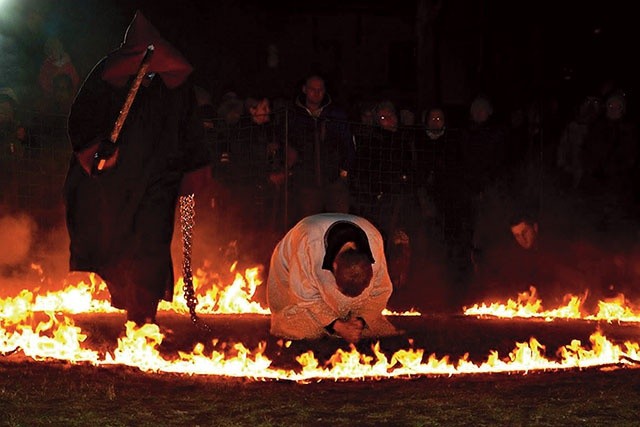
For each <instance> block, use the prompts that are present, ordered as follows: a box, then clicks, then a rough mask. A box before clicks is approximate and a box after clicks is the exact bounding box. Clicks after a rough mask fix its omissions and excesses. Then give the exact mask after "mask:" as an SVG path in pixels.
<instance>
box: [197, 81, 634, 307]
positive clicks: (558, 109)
mask: <svg viewBox="0 0 640 427" xmlns="http://www.w3.org/2000/svg"><path fill="white" fill-rule="evenodd" d="M552 95H553V94H552ZM202 98H203V99H205V101H204V102H202V103H201V113H202V117H203V120H204V122H205V126H206V127H207V129H208V131H209V136H210V138H211V142H212V149H213V151H214V162H213V165H212V170H213V174H214V177H215V182H216V185H217V186H218V187H220V188H218V189H216V190H214V191H213V193H215V194H214V197H213V198H214V199H215V203H217V204H218V206H221V207H224V209H220V210H218V213H219V215H217V216H216V218H217V220H218V221H220V222H221V223H222V224H224V232H228V233H230V234H231V235H232V239H231V240H233V236H237V237H238V238H239V239H240V241H242V239H243V238H244V242H245V243H244V248H245V249H244V250H241V252H243V251H246V252H251V251H252V250H255V251H256V252H257V253H258V258H259V257H260V255H259V254H260V250H261V244H264V245H265V246H266V247H265V248H264V250H263V252H262V254H263V256H265V254H268V253H269V250H270V249H271V247H272V245H273V243H274V241H273V240H270V239H269V237H268V236H269V235H268V233H267V237H266V238H265V232H272V233H273V234H272V236H273V238H274V239H277V238H278V237H279V236H281V235H282V232H283V231H284V230H286V229H287V228H288V227H289V226H291V225H292V224H294V223H295V222H296V221H297V220H299V219H301V218H302V217H304V216H306V215H309V214H313V213H317V212H323V211H336V212H350V213H354V214H358V215H361V216H364V217H366V218H368V219H369V220H371V221H372V222H373V223H374V224H375V225H376V226H377V227H378V228H380V230H381V231H382V233H383V235H384V237H385V240H386V249H387V257H388V263H389V270H390V274H391V276H392V279H393V282H394V285H395V287H396V288H395V289H396V290H395V293H394V297H393V298H392V302H394V303H397V304H398V305H399V306H403V305H405V306H406V305H416V304H418V305H419V304H423V305H430V304H431V305H442V304H453V305H457V304H460V303H462V302H465V301H469V300H471V299H473V298H482V297H485V296H487V295H488V294H489V293H492V292H493V293H494V294H495V295H496V296H497V295H500V296H514V295H516V294H517V292H520V291H521V290H523V289H525V290H526V289H528V286H529V285H535V284H537V286H538V290H539V292H542V293H543V296H544V294H545V290H546V293H547V296H551V295H555V293H554V292H552V291H553V290H564V291H566V292H571V291H573V292H582V291H584V289H585V288H589V287H590V284H589V283H587V282H588V281H589V280H591V281H597V282H598V283H593V285H592V286H593V288H596V289H598V291H597V292H595V291H593V290H592V292H594V293H598V294H600V295H605V294H606V295H609V294H612V293H613V292H614V291H618V290H620V288H624V287H626V288H629V287H630V286H631V285H630V283H631V281H632V278H634V277H635V271H634V269H635V266H634V265H633V262H634V260H633V256H634V254H633V249H635V247H634V246H633V244H634V239H635V237H637V232H636V221H635V219H636V217H637V206H638V199H637V187H636V182H638V180H637V178H638V172H639V169H638V161H637V159H638V141H637V127H636V122H635V120H633V118H632V116H631V115H630V114H629V112H628V111H627V103H628V99H627V95H626V94H625V93H624V92H623V91H621V90H619V89H618V88H607V89H603V91H602V92H600V93H585V94H584V97H583V98H582V99H579V98H576V99H574V100H573V101H574V102H575V105H574V104H571V105H559V104H558V102H556V101H557V99H554V98H553V96H551V97H550V98H549V99H539V100H534V101H532V102H530V103H528V104H523V105H520V106H517V107H516V108H513V109H511V110H510V111H494V105H493V103H492V100H491V98H490V97H488V96H486V95H483V94H480V95H478V96H477V97H475V98H474V99H473V100H472V102H470V104H469V105H468V106H467V107H466V108H463V110H464V112H463V114H462V115H460V114H459V109H458V110H455V111H454V109H453V108H448V107H447V106H434V107H433V108H430V109H428V110H426V111H424V112H421V113H414V112H412V111H410V110H408V109H405V110H400V111H399V110H398V109H397V107H396V105H395V104H394V102H393V101H389V100H387V99H381V100H377V101H376V100H373V101H371V102H363V103H361V104H359V105H358V106H355V108H344V107H342V106H338V105H336V104H335V103H334V102H333V101H332V99H331V96H330V94H329V93H327V89H326V86H325V81H324V80H323V79H322V78H321V77H319V76H317V75H312V76H309V77H308V78H307V79H306V80H305V81H304V82H303V83H302V84H301V87H300V91H299V93H298V94H297V96H296V97H294V98H293V99H292V100H286V99H284V100H282V99H274V100H270V99H267V98H265V97H261V96H258V97H249V98H247V99H246V100H242V99H240V97H238V96H237V95H236V94H235V93H233V92H230V93H227V94H226V95H225V96H224V97H223V98H222V99H221V101H220V103H219V104H217V106H214V105H213V104H212V103H210V101H207V100H206V96H204V97H202ZM216 107H217V108H216ZM456 113H458V114H456ZM416 117H419V119H416ZM450 117H451V118H450ZM234 227H237V229H236V231H235V234H234V231H233V230H234ZM539 229H540V232H541V233H542V236H544V239H539V238H538V233H539V231H538V230H539ZM522 235H524V236H527V238H528V239H529V240H530V241H531V242H530V243H525V244H523V243H521V242H522V240H523V239H524V237H522ZM541 241H544V242H545V245H544V246H545V247H547V248H549V247H551V246H552V247H553V248H554V255H553V256H551V255H549V253H548V252H549V251H548V250H547V253H546V254H544V255H542V252H543V250H542V249H541V246H543V245H540V242H541ZM551 241H553V244H552V245H550V244H549V243H548V242H551ZM569 243H571V244H573V245H577V247H572V246H571V245H570V244H569ZM567 248H571V249H567ZM520 249H522V250H523V251H520ZM565 249H566V250H565ZM563 251H564V252H565V254H564V255H563V256H560V255H559V253H562V252H563ZM601 251H602V252H601ZM520 252H522V253H520ZM556 252H557V253H556ZM531 254H533V255H531ZM263 259H264V258H263ZM596 260H597V262H596ZM551 261H553V263H552V262H551ZM605 264H606V265H605ZM576 266H588V267H589V268H586V267H585V268H582V267H579V268H578V267H576ZM567 267H573V269H572V268H567ZM594 269H596V270H598V271H597V275H594V274H593V273H594V271H593V270H594ZM613 270H615V274H613V273H611V272H612V271H613ZM622 270H624V271H622ZM543 271H544V272H545V274H543V275H542V274H540V272H543ZM534 272H535V274H534ZM610 273H611V274H610ZM614 276H615V277H614ZM543 278H544V279H543ZM609 280H613V281H616V285H615V286H613V285H611V283H608V281H609ZM536 282H538V283H536ZM600 282H601V283H600ZM563 283H564V286H563ZM627 290H628V289H627ZM416 301H420V302H419V303H416ZM429 301H431V303H430V302H429Z"/></svg>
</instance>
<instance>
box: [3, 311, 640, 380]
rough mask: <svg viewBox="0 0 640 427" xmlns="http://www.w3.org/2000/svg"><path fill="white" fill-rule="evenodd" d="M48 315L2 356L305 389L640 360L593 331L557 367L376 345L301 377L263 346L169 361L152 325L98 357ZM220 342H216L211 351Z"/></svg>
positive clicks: (521, 353) (534, 355) (66, 322)
mask: <svg viewBox="0 0 640 427" xmlns="http://www.w3.org/2000/svg"><path fill="white" fill-rule="evenodd" d="M48 316H49V319H48V320H47V321H44V322H40V323H38V324H37V326H36V327H35V328H33V326H32V325H31V324H26V323H21V324H18V325H12V327H10V328H7V327H6V325H4V323H0V352H1V353H3V354H5V355H8V353H10V352H13V353H14V354H15V353H16V352H17V350H16V349H20V352H22V353H23V354H24V355H25V356H27V357H29V358H32V359H34V360H38V361H44V360H51V359H56V360H65V361H69V362H71V363H90V364H92V365H96V366H104V365H126V366H131V367H136V368H138V369H140V370H141V371H144V372H167V373H181V374H187V375H206V376H222V377H245V378H250V379H255V380H266V379H275V380H290V381H296V382H303V383H304V382H310V381H318V380H327V379H328V380H334V381H347V380H368V379H382V378H407V377H417V376H452V375H459V374H478V373H498V372H502V373H523V374H526V373H528V372H531V371H550V370H552V371H556V370H566V369H575V368H579V369H582V368H590V367H598V366H617V367H631V366H634V365H637V363H638V361H640V345H639V344H638V343H634V342H630V341H627V342H625V343H624V344H623V346H622V347H621V346H620V345H617V344H614V343H612V342H611V341H609V340H608V339H607V338H606V337H605V336H604V335H602V334H601V333H600V332H599V331H596V332H594V333H593V334H592V335H591V336H590V338H589V340H590V342H591V346H590V348H587V347H583V346H582V344H581V342H580V341H579V340H573V341H572V342H571V343H570V344H569V345H566V346H563V347H561V348H560V349H558V351H557V352H556V358H557V360H552V359H550V358H547V357H546V356H545V347H544V346H543V345H542V344H540V343H539V342H538V341H537V340H536V339H535V338H531V339H530V340H529V342H522V343H516V347H515V349H514V350H513V351H511V353H510V354H509V355H508V356H507V357H505V358H501V357H500V355H499V354H498V352H497V351H492V352H490V354H489V356H488V357H487V359H486V360H485V361H484V362H482V363H474V362H472V361H470V360H468V355H465V356H463V357H462V358H460V359H459V360H458V361H457V362H456V363H453V362H451V361H450V360H449V359H450V357H449V356H444V357H441V358H438V357H437V356H436V355H435V354H431V355H430V356H429V357H428V358H427V359H426V361H425V358H424V355H425V351H424V350H423V349H405V350H398V351H396V352H395V353H394V354H393V355H392V356H391V357H390V358H389V357H387V355H385V354H384V353H383V352H382V351H381V350H380V345H379V343H376V344H375V345H374V346H373V347H372V350H373V353H374V355H373V356H371V355H366V354H362V353H360V352H358V351H357V350H356V348H355V347H354V346H351V347H350V350H349V351H345V350H341V349H339V350H337V351H336V352H335V353H334V354H333V355H332V356H331V357H330V359H329V360H328V361H327V363H326V364H325V365H324V366H321V365H320V363H319V361H318V360H317V359H316V358H315V356H314V354H313V352H311V351H308V352H306V353H303V354H301V355H299V356H297V357H296V361H297V362H298V363H299V364H300V369H299V370H292V369H288V370H287V369H278V368H274V367H272V366H271V364H272V361H271V360H270V359H269V358H268V357H266V356H265V355H264V351H265V349H266V344H265V343H261V344H260V345H259V346H258V348H256V349H255V350H253V351H251V350H249V349H247V348H246V347H245V346H244V345H243V344H235V345H233V346H231V347H230V348H231V351H230V352H232V353H233V355H231V354H229V353H224V352H220V351H217V350H213V351H212V352H211V353H210V354H205V352H204V348H205V347H204V345H203V344H201V343H198V344H196V345H195V346H194V349H193V350H192V351H191V352H190V353H186V352H178V357H177V358H174V359H165V358H164V357H163V356H162V355H161V353H160V351H159V350H158V346H159V345H160V344H161V343H162V340H163V335H162V333H161V332H160V330H159V328H158V326H157V325H151V324H149V325H145V326H143V327H141V328H137V327H136V326H135V325H134V324H133V323H132V322H129V323H127V325H126V335H125V336H123V337H121V338H119V339H118V345H117V348H116V349H115V350H114V351H113V352H100V351H98V350H95V349H90V348H85V347H84V346H83V342H84V341H85V339H86V338H87V335H85V334H84V333H82V331H81V329H80V328H79V327H77V326H76V325H74V323H73V320H72V319H69V318H67V317H66V316H62V318H61V319H58V317H57V316H55V315H54V314H53V313H48ZM9 329H12V331H10V330H9ZM216 341H217V340H213V344H214V346H215V344H216Z"/></svg>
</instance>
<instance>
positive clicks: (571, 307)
mask: <svg viewBox="0 0 640 427" xmlns="http://www.w3.org/2000/svg"><path fill="white" fill-rule="evenodd" d="M586 297H587V295H586V294H585V295H582V296H575V295H571V294H568V295H566V296H565V297H564V300H565V301H566V304H565V305H564V306H562V307H558V308H555V309H552V310H543V306H542V300H540V299H539V298H538V297H537V295H536V288H535V287H533V286H531V287H530V288H529V291H528V292H522V293H520V294H518V297H517V299H515V300H513V299H508V300H507V302H506V303H501V302H494V303H491V304H487V303H481V304H475V305H473V306H472V307H469V308H466V307H465V308H464V314H465V315H467V316H478V317H486V316H491V317H500V318H516V317H518V318H541V319H545V320H548V321H550V320H553V319H583V320H597V321H599V320H604V321H607V322H614V321H615V322H640V309H636V308H634V307H632V306H631V304H630V303H629V302H628V301H627V300H626V298H625V297H624V295H623V294H619V295H617V296H616V297H614V298H610V299H606V300H604V301H598V311H597V312H596V313H595V314H585V313H584V311H585V309H584V302H585V299H586Z"/></svg>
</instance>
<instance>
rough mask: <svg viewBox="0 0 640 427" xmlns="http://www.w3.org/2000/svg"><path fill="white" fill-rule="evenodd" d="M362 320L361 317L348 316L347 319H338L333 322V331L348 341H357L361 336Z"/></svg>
mask: <svg viewBox="0 0 640 427" xmlns="http://www.w3.org/2000/svg"><path fill="white" fill-rule="evenodd" d="M363 329H364V322H363V321H362V319H359V318H353V317H350V318H349V319H347V320H342V319H338V320H336V321H335V323H334V324H333V330H334V331H335V333H336V334H337V335H339V336H341V337H342V338H344V339H345V340H346V341H348V342H350V343H357V342H358V341H360V338H362V330H363Z"/></svg>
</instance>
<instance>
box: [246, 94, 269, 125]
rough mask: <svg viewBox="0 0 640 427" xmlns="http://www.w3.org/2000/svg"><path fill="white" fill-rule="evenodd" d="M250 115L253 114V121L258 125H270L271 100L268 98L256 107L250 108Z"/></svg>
mask: <svg viewBox="0 0 640 427" xmlns="http://www.w3.org/2000/svg"><path fill="white" fill-rule="evenodd" d="M249 113H251V119H252V120H253V122H254V123H255V124H257V125H263V124H265V123H268V122H269V120H271V118H270V116H269V115H270V114H271V106H270V105H269V100H268V99H267V98H264V99H262V100H261V101H260V102H258V105H256V106H255V107H249Z"/></svg>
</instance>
